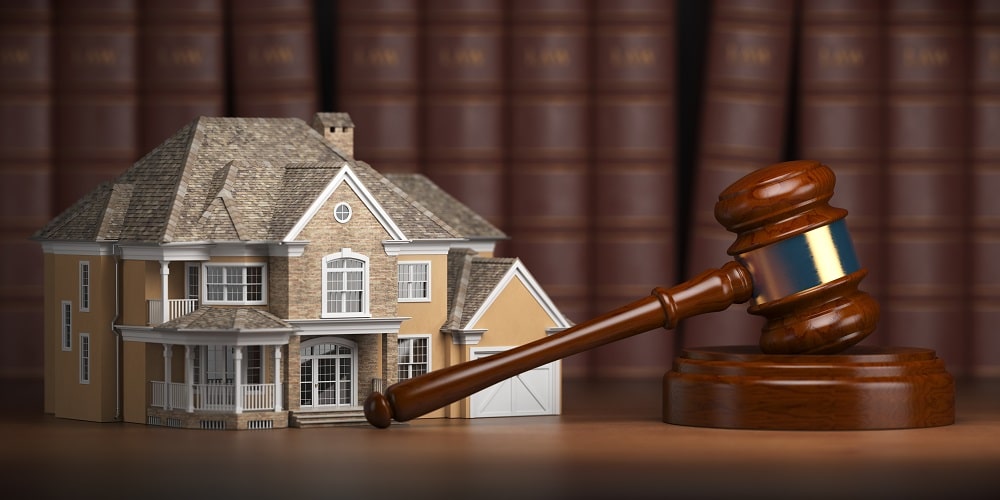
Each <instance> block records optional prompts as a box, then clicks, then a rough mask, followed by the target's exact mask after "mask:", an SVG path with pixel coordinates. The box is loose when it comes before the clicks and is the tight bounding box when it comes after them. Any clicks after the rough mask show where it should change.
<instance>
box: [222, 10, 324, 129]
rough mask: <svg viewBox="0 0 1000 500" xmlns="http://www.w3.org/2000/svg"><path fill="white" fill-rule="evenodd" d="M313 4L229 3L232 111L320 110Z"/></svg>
mask: <svg viewBox="0 0 1000 500" xmlns="http://www.w3.org/2000/svg"><path fill="white" fill-rule="evenodd" d="M314 8H315V6H314V2H313V0H239V1H233V0H230V2H229V22H230V39H229V59H230V64H231V67H232V69H231V75H232V81H231V85H230V87H231V89H232V94H233V95H232V112H233V114H234V115H235V116H247V117H293V118H301V119H303V120H305V121H306V122H307V123H308V122H310V121H311V120H312V117H313V115H314V114H315V113H316V112H317V111H319V83H318V74H319V61H318V59H317V47H316V43H317V36H316V28H315V20H314Z"/></svg>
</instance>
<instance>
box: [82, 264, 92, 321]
mask: <svg viewBox="0 0 1000 500" xmlns="http://www.w3.org/2000/svg"><path fill="white" fill-rule="evenodd" d="M89 310H90V262H87V261H85V260H84V261H81V262H80V311H83V312H87V311H89Z"/></svg>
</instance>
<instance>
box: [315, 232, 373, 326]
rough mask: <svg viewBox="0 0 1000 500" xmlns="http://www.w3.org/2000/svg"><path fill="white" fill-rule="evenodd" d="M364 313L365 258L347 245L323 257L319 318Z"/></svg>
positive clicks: (351, 315) (366, 292)
mask: <svg viewBox="0 0 1000 500" xmlns="http://www.w3.org/2000/svg"><path fill="white" fill-rule="evenodd" d="M344 316H348V317H359V316H368V258H367V257H365V256H364V255H361V254H357V253H354V252H352V251H351V249H349V248H345V249H343V250H341V251H340V253H335V254H332V255H327V256H326V257H325V258H324V259H323V317H324V318H332V317H344Z"/></svg>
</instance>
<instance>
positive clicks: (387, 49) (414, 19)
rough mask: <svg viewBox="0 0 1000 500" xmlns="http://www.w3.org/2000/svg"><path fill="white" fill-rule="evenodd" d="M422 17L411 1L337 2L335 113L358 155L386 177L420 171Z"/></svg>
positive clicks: (355, 153)
mask: <svg viewBox="0 0 1000 500" xmlns="http://www.w3.org/2000/svg"><path fill="white" fill-rule="evenodd" d="M419 23H420V12H419V9H418V8H417V3H416V2H411V1H409V0H372V1H365V2H339V3H338V5H337V13H336V33H337V36H336V38H337V40H336V42H335V43H336V44H337V71H336V75H337V82H336V85H337V92H336V95H337V98H336V101H337V102H336V108H337V109H338V110H340V111H344V112H347V113H350V115H351V119H352V120H353V121H354V124H355V126H356V130H357V133H356V134H355V139H354V156H355V157H357V158H358V159H360V160H363V161H365V162H368V163H370V164H372V165H374V166H376V168H378V169H379V171H382V172H417V171H419V170H420V168H419V162H420V116H419V112H420V109H419V108H420V53H421V50H420V37H419Z"/></svg>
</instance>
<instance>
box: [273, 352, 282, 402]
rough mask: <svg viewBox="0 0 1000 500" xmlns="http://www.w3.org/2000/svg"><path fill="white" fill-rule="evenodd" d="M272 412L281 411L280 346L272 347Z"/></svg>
mask: <svg viewBox="0 0 1000 500" xmlns="http://www.w3.org/2000/svg"><path fill="white" fill-rule="evenodd" d="M274 411H281V346H280V345H276V346H274Z"/></svg>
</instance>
